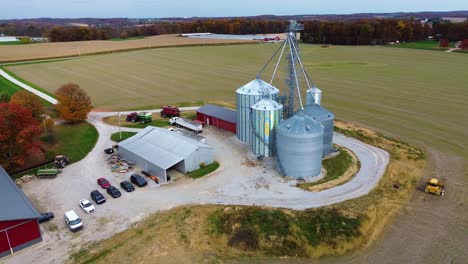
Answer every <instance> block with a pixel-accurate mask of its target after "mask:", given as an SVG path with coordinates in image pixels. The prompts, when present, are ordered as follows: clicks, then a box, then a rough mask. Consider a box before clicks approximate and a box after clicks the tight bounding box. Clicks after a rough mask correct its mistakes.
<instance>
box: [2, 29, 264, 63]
mask: <svg viewBox="0 0 468 264" xmlns="http://www.w3.org/2000/svg"><path fill="white" fill-rule="evenodd" d="M252 42H255V41H251V40H234V39H199V38H184V37H178V35H160V36H152V37H146V38H144V39H135V40H126V41H110V40H94V41H74V42H52V43H38V44H29V45H1V46H0V62H15V61H28V60H39V59H50V58H63V57H72V56H82V55H89V54H98V53H111V52H117V51H124V50H138V49H148V48H158V47H173V46H197V45H217V44H218V45H219V44H236V43H252Z"/></svg>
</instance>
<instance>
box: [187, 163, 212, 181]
mask: <svg viewBox="0 0 468 264" xmlns="http://www.w3.org/2000/svg"><path fill="white" fill-rule="evenodd" d="M218 168H219V162H217V161H214V162H213V163H211V164H208V165H203V166H200V168H199V169H198V170H194V171H192V172H190V173H188V174H187V176H189V177H190V178H192V179H197V178H201V177H203V176H205V175H208V174H210V173H212V172H213V171H215V170H217V169H218Z"/></svg>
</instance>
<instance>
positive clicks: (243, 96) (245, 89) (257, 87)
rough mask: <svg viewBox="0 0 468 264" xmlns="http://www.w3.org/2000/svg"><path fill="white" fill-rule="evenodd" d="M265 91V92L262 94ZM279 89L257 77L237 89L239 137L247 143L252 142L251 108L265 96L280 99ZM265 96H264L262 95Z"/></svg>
mask: <svg viewBox="0 0 468 264" xmlns="http://www.w3.org/2000/svg"><path fill="white" fill-rule="evenodd" d="M262 93H265V94H262ZM278 93H279V90H278V89H277V88H275V87H274V86H272V85H270V84H268V83H266V82H264V81H263V80H261V79H255V80H253V81H251V82H249V83H247V84H246V85H244V86H242V87H240V88H239V89H237V91H236V105H237V107H236V108H237V129H236V130H237V131H236V132H237V133H236V134H237V138H238V139H239V140H240V141H242V142H244V143H247V144H249V145H250V144H251V143H252V139H251V135H252V131H251V129H250V126H251V124H250V123H251V122H250V108H251V106H252V105H254V104H255V103H258V102H259V101H260V100H261V99H262V98H263V97H267V98H270V99H272V100H275V101H276V100H277V99H278ZM262 96H263V97H262Z"/></svg>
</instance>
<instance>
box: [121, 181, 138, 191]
mask: <svg viewBox="0 0 468 264" xmlns="http://www.w3.org/2000/svg"><path fill="white" fill-rule="evenodd" d="M120 187H122V189H124V190H126V191H127V192H133V191H134V190H135V187H133V184H131V183H130V182H129V181H123V182H121V183H120Z"/></svg>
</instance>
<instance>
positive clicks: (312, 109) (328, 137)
mask: <svg viewBox="0 0 468 264" xmlns="http://www.w3.org/2000/svg"><path fill="white" fill-rule="evenodd" d="M304 113H305V114H306V115H307V116H309V117H311V118H312V119H313V120H315V121H317V122H320V123H321V124H322V125H323V126H324V128H325V131H324V133H323V156H327V155H329V154H330V153H332V152H333V151H334V149H333V122H334V120H335V115H334V114H333V113H332V112H330V111H328V110H327V109H325V108H323V107H322V106H320V105H318V104H311V105H308V106H306V107H305V109H304Z"/></svg>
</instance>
